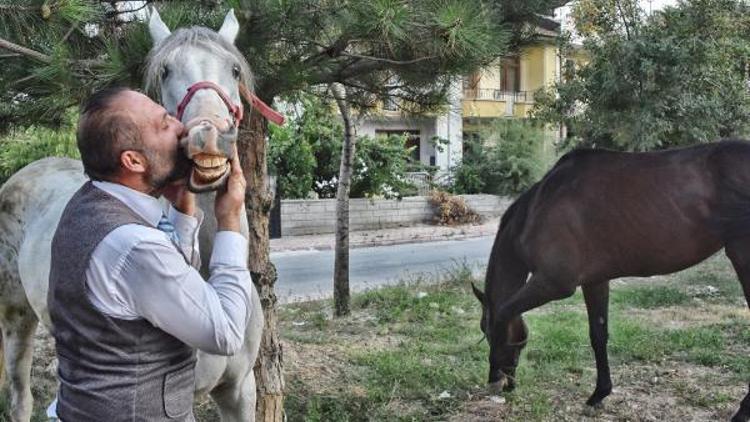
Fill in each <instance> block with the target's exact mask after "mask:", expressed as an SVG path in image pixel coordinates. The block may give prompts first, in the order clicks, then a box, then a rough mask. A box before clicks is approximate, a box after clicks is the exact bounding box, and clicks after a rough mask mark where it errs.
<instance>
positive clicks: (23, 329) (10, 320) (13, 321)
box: [0, 307, 39, 422]
mask: <svg viewBox="0 0 750 422" xmlns="http://www.w3.org/2000/svg"><path fill="white" fill-rule="evenodd" d="M0 323H1V324H2V334H3V348H4V349H5V356H4V358H5V370H6V373H7V375H8V378H7V379H8V382H9V383H10V385H9V387H10V397H11V409H12V411H11V420H12V421H13V422H28V421H29V420H30V419H31V411H32V405H33V399H32V397H31V360H32V353H33V352H34V332H35V331H36V327H37V324H38V323H39V320H38V319H37V317H36V315H35V314H34V312H33V311H32V310H31V308H30V307H27V308H25V309H19V308H11V309H6V311H5V313H4V315H2V321H0Z"/></svg>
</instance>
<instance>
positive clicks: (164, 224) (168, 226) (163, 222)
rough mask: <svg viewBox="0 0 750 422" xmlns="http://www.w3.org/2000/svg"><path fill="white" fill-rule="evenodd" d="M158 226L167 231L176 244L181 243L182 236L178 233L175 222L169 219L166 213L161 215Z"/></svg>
mask: <svg viewBox="0 0 750 422" xmlns="http://www.w3.org/2000/svg"><path fill="white" fill-rule="evenodd" d="M156 228H157V229H159V230H161V231H163V232H164V233H166V234H167V236H168V237H169V239H170V240H172V242H173V243H174V244H175V245H179V244H180V237H179V236H178V235H177V231H176V230H175V228H174V224H172V222H171V221H169V219H168V218H167V216H166V215H164V214H162V215H161V219H160V220H159V224H157V225H156Z"/></svg>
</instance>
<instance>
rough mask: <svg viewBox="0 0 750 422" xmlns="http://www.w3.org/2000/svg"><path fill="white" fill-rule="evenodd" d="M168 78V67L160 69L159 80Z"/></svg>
mask: <svg viewBox="0 0 750 422" xmlns="http://www.w3.org/2000/svg"><path fill="white" fill-rule="evenodd" d="M168 76H169V67H168V66H164V67H163V68H161V78H162V79H167V77H168Z"/></svg>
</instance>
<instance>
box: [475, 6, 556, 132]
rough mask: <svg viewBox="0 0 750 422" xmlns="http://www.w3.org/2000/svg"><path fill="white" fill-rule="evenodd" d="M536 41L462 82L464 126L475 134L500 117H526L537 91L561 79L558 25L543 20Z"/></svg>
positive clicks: (551, 21)
mask: <svg viewBox="0 0 750 422" xmlns="http://www.w3.org/2000/svg"><path fill="white" fill-rule="evenodd" d="M536 33H537V40H536V41H535V42H534V43H533V44H531V45H529V46H527V47H524V48H523V49H522V50H521V51H520V52H519V53H518V54H516V55H513V56H509V57H505V58H503V59H501V60H498V61H497V62H496V63H494V64H493V65H492V66H490V67H488V68H486V69H484V70H482V71H480V72H477V73H476V74H473V75H469V76H468V77H466V78H464V83H463V101H462V112H463V129H464V133H465V134H471V133H476V132H477V131H478V130H479V129H480V127H481V126H482V124H483V123H485V122H487V121H488V120H490V119H497V118H513V117H515V118H525V117H527V116H528V114H529V112H530V111H531V108H532V107H533V105H534V92H536V91H537V90H539V89H541V88H545V87H549V86H552V85H553V84H554V83H555V82H557V81H558V80H559V79H560V74H561V70H560V69H561V63H560V62H561V59H560V54H559V51H558V48H557V45H556V39H555V38H556V37H557V36H558V35H559V24H558V23H557V22H555V21H553V20H549V19H543V20H542V22H541V24H540V26H539V27H538V28H537V30H536Z"/></svg>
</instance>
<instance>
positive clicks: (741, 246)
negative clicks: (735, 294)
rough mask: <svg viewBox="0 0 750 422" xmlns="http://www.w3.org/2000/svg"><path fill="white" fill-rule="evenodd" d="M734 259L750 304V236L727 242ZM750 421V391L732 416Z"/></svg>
mask: <svg viewBox="0 0 750 422" xmlns="http://www.w3.org/2000/svg"><path fill="white" fill-rule="evenodd" d="M724 251H725V252H726V254H727V256H728V257H729V260H730V261H732V266H733V267H734V270H735V271H736V272H737V278H739V279H740V284H742V290H743V291H744V292H745V300H746V301H747V303H748V305H750V238H742V239H738V240H733V241H730V242H727V245H726V248H725V250H724ZM747 421H750V391H748V393H747V394H746V395H745V398H744V399H742V402H741V403H740V409H739V410H738V411H737V413H736V414H735V415H734V417H732V422H747Z"/></svg>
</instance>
